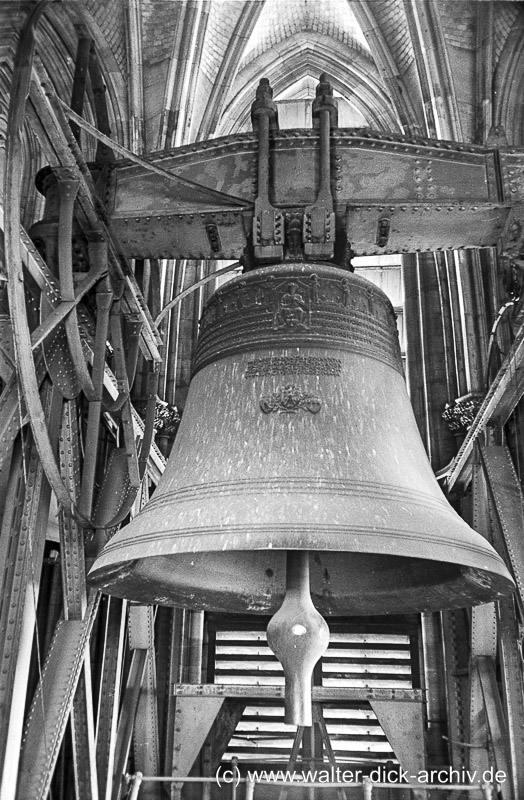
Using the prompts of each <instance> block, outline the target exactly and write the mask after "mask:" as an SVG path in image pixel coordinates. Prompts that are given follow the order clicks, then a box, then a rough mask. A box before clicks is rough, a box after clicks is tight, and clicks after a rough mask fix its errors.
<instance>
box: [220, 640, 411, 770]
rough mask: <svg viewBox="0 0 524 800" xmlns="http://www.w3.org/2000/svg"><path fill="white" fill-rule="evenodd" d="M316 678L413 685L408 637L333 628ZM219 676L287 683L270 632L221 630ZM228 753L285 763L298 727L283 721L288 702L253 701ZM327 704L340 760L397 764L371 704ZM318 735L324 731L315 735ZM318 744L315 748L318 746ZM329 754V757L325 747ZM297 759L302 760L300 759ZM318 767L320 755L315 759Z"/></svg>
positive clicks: (228, 680)
mask: <svg viewBox="0 0 524 800" xmlns="http://www.w3.org/2000/svg"><path fill="white" fill-rule="evenodd" d="M315 674H316V678H315V681H314V683H315V684H316V685H321V686H323V687H336V688H337V689H340V688H348V689H356V688H363V689H365V688H375V689H378V688H384V689H398V688H402V689H411V688H413V677H412V649H411V642H410V636H409V635H404V634H396V633H351V632H347V633H333V632H332V633H331V637H330V645H329V648H328V650H327V652H326V654H325V656H324V657H323V658H322V661H321V665H320V668H318V667H317V670H316V673H315ZM214 682H215V683H217V684H227V685H245V686H283V685H284V674H283V671H282V667H281V665H280V664H279V662H278V661H277V659H276V658H275V656H274V655H273V653H272V652H271V650H270V649H269V647H268V645H267V640H266V634H265V631H262V630H256V631H254V630H250V631H246V630H243V631H241V630H217V631H216V640H215V657H214ZM247 702H248V705H247V707H246V709H245V711H244V714H243V716H242V719H241V720H240V722H239V724H238V725H237V728H236V730H235V733H234V735H233V737H232V738H231V740H230V742H229V745H228V747H227V750H226V752H225V754H224V757H223V758H224V760H230V759H231V758H232V757H236V758H238V759H239V762H242V763H247V762H251V763H253V764H269V763H270V764H277V765H279V766H280V765H281V764H284V765H285V764H287V762H288V759H289V755H290V752H291V747H292V744H293V737H294V734H295V728H294V726H292V725H286V724H285V723H284V707H283V703H282V702H281V701H278V700H264V701H262V700H256V701H254V700H248V701H247ZM322 711H323V715H324V719H325V721H326V727H327V731H328V734H329V737H330V740H331V746H332V748H333V751H334V755H335V758H336V761H337V764H355V763H358V764H363V765H369V764H384V763H387V762H389V763H393V764H397V763H398V761H397V759H396V757H395V754H394V753H393V751H392V749H391V746H390V744H389V742H388V740H387V738H386V735H385V734H384V731H383V730H382V728H381V726H380V724H379V722H378V720H377V717H376V716H375V714H374V713H373V711H372V709H371V707H370V705H369V703H367V702H365V701H360V700H359V701H348V702H345V701H335V702H323V703H322ZM317 736H318V734H317ZM318 752H319V751H318V749H317V753H318ZM323 761H324V763H328V761H327V754H326V751H325V748H324V749H323ZM297 766H299V767H300V766H301V765H300V762H299V763H298V764H297ZM316 766H317V768H318V759H316Z"/></svg>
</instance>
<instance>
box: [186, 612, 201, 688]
mask: <svg viewBox="0 0 524 800" xmlns="http://www.w3.org/2000/svg"><path fill="white" fill-rule="evenodd" d="M203 641H204V612H203V611H193V612H191V628H190V634H189V676H188V677H189V683H200V682H201V681H202V644H203Z"/></svg>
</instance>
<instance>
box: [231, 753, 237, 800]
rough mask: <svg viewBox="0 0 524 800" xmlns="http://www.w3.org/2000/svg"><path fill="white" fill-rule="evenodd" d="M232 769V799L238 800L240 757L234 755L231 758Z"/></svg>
mask: <svg viewBox="0 0 524 800" xmlns="http://www.w3.org/2000/svg"><path fill="white" fill-rule="evenodd" d="M231 771H232V773H233V782H232V783H231V800H237V786H238V780H237V776H238V758H237V757H236V756H233V758H232V759H231Z"/></svg>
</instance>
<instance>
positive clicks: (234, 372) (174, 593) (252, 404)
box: [91, 263, 511, 615]
mask: <svg viewBox="0 0 524 800" xmlns="http://www.w3.org/2000/svg"><path fill="white" fill-rule="evenodd" d="M288 550H301V551H302V550H308V551H310V552H311V558H310V581H311V594H312V598H313V601H314V604H315V606H316V607H317V608H318V610H319V611H320V612H321V613H323V614H328V615H335V614H336V615H347V614H350V615H351V614H358V615H360V614H388V613H399V612H400V613H402V612H411V611H423V610H430V609H444V608H450V607H461V606H466V605H474V604H476V603H483V602H487V601H489V600H493V599H494V598H497V597H500V596H501V595H503V594H506V593H507V592H508V591H509V590H510V588H511V578H510V576H509V574H508V572H507V570H506V567H505V566H504V564H503V562H502V560H501V559H500V557H499V556H498V555H497V553H496V552H495V551H494V550H493V548H492V547H491V546H490V545H489V543H488V542H487V541H486V540H485V539H484V538H483V537H482V536H480V535H479V534H478V533H476V532H475V531H473V530H472V529H471V528H470V527H469V526H468V525H467V524H466V523H465V522H464V521H463V520H462V519H461V518H460V517H459V516H458V515H457V514H456V513H455V511H454V510H453V509H452V508H451V506H450V505H449V504H448V502H447V501H446V499H445V498H444V495H443V494H442V492H441V490H440V488H439V486H438V484H437V481H436V480H435V478H434V476H433V472H432V470H431V467H430V464H429V462H428V459H427V457H426V454H425V451H424V448H423V445H422V442H421V439H420V436H419V433H418V430H417V426H416V422H415V419H414V417H413V412H412V410H411V406H410V402H409V399H408V395H407V392H406V387H405V382H404V377H403V373H402V364H401V360H400V349H399V344H398V335H397V328H396V324H395V317H394V312H393V309H392V307H391V304H390V302H389V300H388V298H387V297H386V295H385V294H384V293H383V292H382V291H381V290H380V289H378V288H377V287H375V286H374V285H372V284H371V283H369V282H368V281H366V280H364V279H362V278H360V277H357V276H355V275H353V274H351V273H349V272H346V271H343V270H341V269H339V268H337V267H334V266H331V265H327V264H318V263H316V264H304V263H284V264H280V265H278V266H275V267H265V268H263V269H257V270H254V271H252V272H249V273H247V274H246V275H243V276H241V277H239V278H236V279H234V280H232V281H230V282H229V283H227V284H225V285H224V286H223V287H221V288H220V289H218V291H216V292H215V294H214V295H213V297H212V298H211V300H210V301H209V303H208V304H207V306H206V308H205V310H204V314H203V318H202V325H201V333H200V337H199V341H198V349H197V353H196V359H195V367H194V375H193V379H192V382H191V386H190V390H189V394H188V398H187V404H186V408H185V411H184V416H183V420H182V423H181V425H180V429H179V432H178V435H177V438H176V441H175V444H174V447H173V452H172V454H171V457H170V460H169V463H168V465H167V468H166V471H165V474H164V475H163V477H162V479H161V481H160V484H159V486H158V488H157V490H156V492H155V494H154V496H153V498H152V500H151V501H150V502H149V503H148V504H147V506H146V507H145V509H144V510H143V511H142V512H141V513H140V514H139V515H138V516H137V517H136V518H135V519H134V520H133V521H132V522H131V523H130V524H129V525H127V526H126V527H125V528H123V529H122V530H120V531H119V532H118V533H117V534H116V535H115V536H114V537H113V538H112V539H111V540H110V542H109V543H108V544H107V545H106V546H105V548H104V550H103V551H102V553H101V555H100V556H99V557H98V559H97V561H96V562H95V564H94V567H93V569H92V571H91V580H92V581H93V582H94V583H95V584H96V585H97V586H99V587H100V588H102V589H104V590H105V591H108V592H109V593H111V594H115V595H118V596H120V597H126V598H130V599H133V600H137V601H140V602H144V603H159V604H171V605H183V606H188V607H190V608H193V609H210V610H214V611H223V612H250V613H253V612H254V613H264V614H267V613H270V612H271V613H272V612H274V611H275V610H276V609H277V608H278V607H279V606H280V605H281V603H282V600H283V597H284V592H285V572H286V558H285V553H286V551H288Z"/></svg>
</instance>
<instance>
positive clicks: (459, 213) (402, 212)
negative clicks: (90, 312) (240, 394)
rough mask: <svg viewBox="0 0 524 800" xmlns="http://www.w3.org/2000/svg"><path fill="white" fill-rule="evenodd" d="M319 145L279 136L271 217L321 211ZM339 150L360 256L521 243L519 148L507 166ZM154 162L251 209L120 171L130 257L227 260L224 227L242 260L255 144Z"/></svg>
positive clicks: (437, 150)
mask: <svg viewBox="0 0 524 800" xmlns="http://www.w3.org/2000/svg"><path fill="white" fill-rule="evenodd" d="M318 140H319V133H318V131H303V130H301V131H289V130H288V131H271V132H270V147H271V158H272V164H273V166H272V177H271V190H272V193H271V198H272V199H271V203H272V207H273V206H274V207H275V208H278V209H279V210H281V211H284V212H286V210H289V211H290V212H291V211H292V210H295V211H296V210H300V209H302V211H304V209H305V208H306V207H310V206H312V205H314V203H315V200H316V197H315V189H314V181H312V180H311V176H312V175H315V174H318V171H319V168H320V158H321V156H320V153H319V146H318ZM330 147H331V151H332V154H333V156H332V157H333V163H334V165H335V168H334V173H335V175H334V177H333V178H332V180H331V189H332V191H333V195H334V198H333V199H334V206H335V214H336V218H337V219H336V225H337V230H339V231H345V232H347V236H348V239H349V241H351V245H352V248H353V250H354V251H355V253H356V254H359V255H360V254H366V253H367V254H373V253H377V254H378V253H396V252H399V251H410V252H412V251H414V250H417V249H420V250H436V249H445V248H446V249H451V248H460V247H479V246H489V245H494V244H496V243H497V241H498V240H499V238H500V237H501V236H502V235H503V233H504V232H505V233H506V234H507V235H508V239H509V238H510V232H509V229H508V230H506V231H505V226H506V223H507V219H508V214H509V209H510V208H513V209H514V213H515V214H516V218H517V220H519V219H520V218H521V217H522V208H521V204H522V202H523V200H524V197H522V196H521V195H522V194H523V192H522V190H521V188H520V186H517V187H516V188H515V186H513V184H512V188H513V189H515V191H513V192H512V193H510V195H509V196H508V197H505V196H504V197H502V196H501V194H500V191H499V188H498V187H499V186H500V185H505V182H507V181H509V180H512V178H511V177H510V175H509V172H510V169H511V171H512V172H515V169H516V165H521V166H522V165H523V164H524V151H522V149H520V150H519V149H516V148H513V149H512V150H511V153H507V154H506V160H505V161H504V160H503V161H500V159H499V158H497V157H496V152H495V150H494V149H493V148H487V147H486V148H485V147H475V146H472V145H471V146H470V145H464V144H459V143H455V142H441V141H438V140H426V139H410V138H408V137H402V136H398V135H388V136H385V135H382V134H379V133H376V132H374V131H355V130H351V131H348V130H343V129H336V130H334V131H333V132H332V134H331V138H330ZM147 161H148V162H149V163H150V165H151V168H153V167H161V168H162V169H163V170H165V171H167V172H171V173H173V175H176V176H179V177H180V178H185V179H191V180H193V181H195V182H196V183H198V184H200V185H204V186H208V187H209V188H210V189H214V190H216V189H217V188H218V187H222V189H223V188H224V187H226V189H227V190H229V192H230V193H231V195H234V198H235V201H236V200H237V199H238V198H240V199H242V198H244V200H245V203H246V205H245V208H244V209H241V208H238V206H236V205H235V204H233V203H229V204H228V203H227V202H226V201H224V202H221V203H211V202H209V201H207V202H205V201H203V200H202V197H201V196H198V195H197V194H196V193H195V192H194V191H192V190H190V189H189V188H188V189H183V190H181V189H180V186H176V184H175V183H174V182H172V181H169V180H164V179H162V177H161V176H159V175H156V174H153V173H152V172H151V169H147V168H145V167H140V166H139V165H137V164H133V163H130V162H129V161H127V162H126V161H125V160H123V161H119V162H115V163H114V171H113V183H112V189H111V195H110V197H109V198H108V206H107V210H108V214H109V216H110V217H111V220H112V226H113V230H114V232H115V234H116V235H117V237H118V239H119V240H120V242H121V244H122V248H123V251H124V253H126V255H128V256H130V255H133V256H136V257H141V258H155V257H166V258H167V257H169V258H216V253H214V251H213V248H212V246H211V243H210V242H209V238H208V236H207V232H206V226H209V225H210V224H214V225H215V226H216V227H217V230H218V232H219V236H220V241H221V243H222V247H221V257H222V258H238V257H239V256H240V255H241V254H242V251H243V248H244V246H245V244H246V241H247V238H246V231H247V230H249V228H250V226H251V224H252V221H253V211H252V209H251V204H252V203H253V201H254V200H255V199H256V195H255V189H256V187H255V185H254V183H253V170H254V169H256V164H257V138H256V136H255V135H254V134H238V135H236V136H230V137H224V138H222V139H214V140H212V141H210V142H201V143H197V144H194V145H190V146H186V147H180V148H177V149H176V150H172V151H167V152H163V153H159V154H152V155H149V156H148V157H147ZM501 164H502V166H501ZM501 170H502V171H503V175H502V177H501V176H500V175H499V173H500V171H501ZM506 172H507V173H508V175H507V176H506ZM499 178H500V179H499ZM501 181H502V183H501ZM255 183H256V181H255ZM381 221H382V224H383V226H384V225H385V224H386V221H387V228H388V235H387V237H385V236H378V235H377V231H379V229H380V224H379V223H380V222H381ZM517 227H518V225H517V226H513V228H512V231H513V233H511V235H512V236H513V235H515V231H516V229H517ZM386 239H387V241H386ZM521 239H522V237H521V234H520V233H519V234H518V236H517V239H516V240H515V241H514V242H512V244H511V247H512V248H513V249H518V248H519V247H520V246H521V245H522V241H521Z"/></svg>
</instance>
